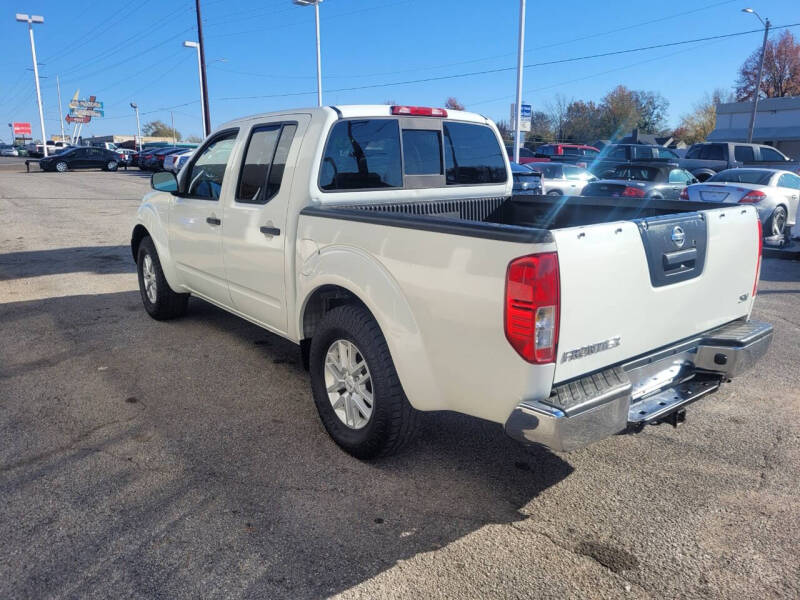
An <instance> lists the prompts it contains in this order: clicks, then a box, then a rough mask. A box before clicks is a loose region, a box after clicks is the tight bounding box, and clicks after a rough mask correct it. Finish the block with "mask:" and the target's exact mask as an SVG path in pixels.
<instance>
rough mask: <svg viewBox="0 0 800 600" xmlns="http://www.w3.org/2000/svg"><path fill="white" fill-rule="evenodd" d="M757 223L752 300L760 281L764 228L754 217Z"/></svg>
mask: <svg viewBox="0 0 800 600" xmlns="http://www.w3.org/2000/svg"><path fill="white" fill-rule="evenodd" d="M756 217H757V218H756V222H757V223H758V261H757V262H756V280H755V281H754V282H753V298H755V297H756V293H757V292H758V280H759V279H761V253H762V252H763V251H764V228H763V227H762V226H761V219H760V218H758V215H756Z"/></svg>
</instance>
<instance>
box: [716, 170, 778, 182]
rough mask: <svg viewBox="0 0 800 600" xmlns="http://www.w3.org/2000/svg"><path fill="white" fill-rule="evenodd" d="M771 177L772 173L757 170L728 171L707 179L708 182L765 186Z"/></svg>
mask: <svg viewBox="0 0 800 600" xmlns="http://www.w3.org/2000/svg"><path fill="white" fill-rule="evenodd" d="M770 177H772V171H759V170H758V169H728V170H727V171H722V172H720V173H717V174H716V175H714V176H713V177H711V178H709V179H707V180H706V181H708V182H714V181H723V182H729V183H757V184H761V185H766V184H767V183H769V178H770Z"/></svg>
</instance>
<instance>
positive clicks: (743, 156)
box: [733, 146, 756, 162]
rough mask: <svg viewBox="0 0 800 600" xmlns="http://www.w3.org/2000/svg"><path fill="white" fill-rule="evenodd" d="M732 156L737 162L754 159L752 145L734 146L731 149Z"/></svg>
mask: <svg viewBox="0 0 800 600" xmlns="http://www.w3.org/2000/svg"><path fill="white" fill-rule="evenodd" d="M733 158H734V160H738V161H739V162H753V161H755V159H756V157H755V153H754V152H753V147H752V146H736V147H734V149H733Z"/></svg>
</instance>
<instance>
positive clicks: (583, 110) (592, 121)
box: [562, 100, 607, 142]
mask: <svg viewBox="0 0 800 600" xmlns="http://www.w3.org/2000/svg"><path fill="white" fill-rule="evenodd" d="M604 121H605V119H604V109H603V107H602V106H598V105H597V104H595V103H594V102H592V101H589V102H584V101H583V100H573V101H572V102H570V103H569V105H567V111H566V114H565V115H564V124H563V126H562V138H563V141H570V142H591V141H594V140H596V139H599V138H604V137H607V136H606V135H605V132H606V125H605V123H604Z"/></svg>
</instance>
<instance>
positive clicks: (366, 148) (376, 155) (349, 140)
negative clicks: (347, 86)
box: [319, 119, 403, 191]
mask: <svg viewBox="0 0 800 600" xmlns="http://www.w3.org/2000/svg"><path fill="white" fill-rule="evenodd" d="M402 186H403V173H402V161H401V158H400V127H399V125H398V123H397V119H349V120H346V121H339V122H337V123H336V124H335V125H334V126H333V128H332V129H331V134H330V136H329V137H328V143H327V146H326V147H325V155H324V157H323V159H322V165H321V167H320V176H319V187H320V189H322V190H324V191H339V190H359V189H361V190H363V189H382V188H394V187H402Z"/></svg>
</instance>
